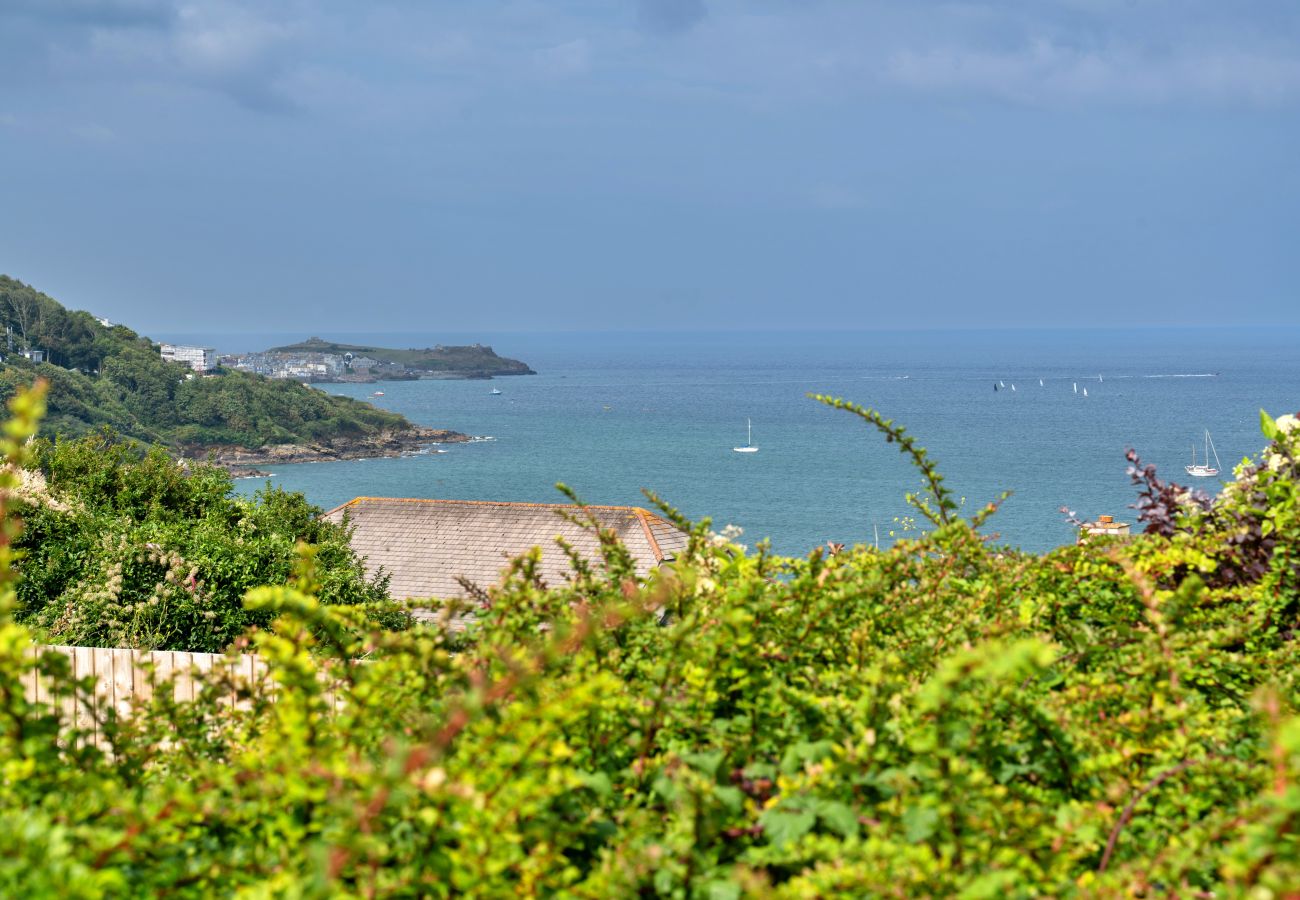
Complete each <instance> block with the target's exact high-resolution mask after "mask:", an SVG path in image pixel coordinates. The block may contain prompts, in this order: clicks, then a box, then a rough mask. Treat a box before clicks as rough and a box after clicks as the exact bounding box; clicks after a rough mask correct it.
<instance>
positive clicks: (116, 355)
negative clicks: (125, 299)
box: [0, 275, 412, 452]
mask: <svg viewBox="0 0 1300 900" xmlns="http://www.w3.org/2000/svg"><path fill="white" fill-rule="evenodd" d="M0 327H7V328H8V329H9V332H8V333H9V337H10V338H11V339H12V341H13V343H14V350H13V351H12V352H11V351H10V350H9V349H8V347H7V346H4V347H0V354H3V355H4V364H3V365H2V366H0V400H4V399H8V398H9V397H11V396H13V394H14V393H15V392H16V391H17V390H19V389H20V388H22V387H25V386H27V385H30V384H31V383H32V382H33V380H34V379H35V378H37V377H42V378H45V379H47V380H48V381H49V383H50V389H49V397H48V404H49V415H48V417H47V418H46V419H45V421H44V423H43V426H42V428H43V432H44V433H47V434H64V435H78V434H85V433H87V432H89V431H93V430H95V429H97V428H99V427H100V426H104V425H107V426H109V427H111V428H113V429H114V430H115V431H116V432H117V433H119V434H122V435H126V436H128V437H131V438H135V439H138V440H141V441H145V442H148V443H161V444H165V445H167V446H169V447H173V448H181V449H186V450H189V451H191V452H201V451H202V450H203V449H204V448H207V447H211V446H239V447H250V448H257V447H263V446H266V445H268V444H311V443H321V442H323V443H331V442H335V443H337V442H340V441H343V442H346V441H349V440H355V439H362V438H368V437H373V436H376V435H380V434H383V433H386V432H395V431H410V430H411V429H412V426H411V424H410V423H409V422H408V421H407V420H406V419H405V418H404V417H402V416H400V415H397V414H396V413H391V412H386V411H383V410H379V409H376V408H374V407H373V406H371V405H369V404H367V403H362V402H360V401H358V400H353V399H351V398H348V397H336V396H330V395H328V394H326V393H323V392H322V391H319V390H315V389H312V388H308V387H305V386H303V385H301V384H299V383H297V382H294V381H275V380H271V379H268V378H263V377H261V376H258V375H251V374H247V373H243V372H223V373H222V374H220V375H219V376H216V377H209V378H202V377H190V376H191V375H192V374H193V373H192V372H191V371H190V370H189V369H188V368H187V367H186V366H183V365H181V364H179V363H174V362H168V361H165V360H163V359H162V358H161V356H160V355H159V353H158V348H157V346H156V345H155V344H153V343H152V342H151V341H150V340H149V339H148V338H144V337H141V336H140V335H138V334H136V333H135V332H134V331H132V330H131V329H129V328H127V327H125V326H123V325H113V326H105V325H103V324H102V323H101V322H100V321H99V320H98V319H96V318H95V317H94V316H92V315H91V314H90V313H88V312H80V311H72V310H67V309H65V308H64V307H62V306H61V305H60V304H59V303H57V302H56V301H55V300H53V299H52V298H50V297H47V296H46V295H45V294H42V293H40V292H39V291H36V290H35V289H33V288H31V287H29V286H28V285H25V284H23V283H22V282H19V281H15V280H14V279H12V278H9V277H7V276H3V275H0ZM24 349H33V350H42V351H44V352H45V354H46V361H45V362H42V363H33V362H31V361H29V360H28V359H25V358H23V357H22V356H21V355H20V354H19V352H18V351H21V350H24Z"/></svg>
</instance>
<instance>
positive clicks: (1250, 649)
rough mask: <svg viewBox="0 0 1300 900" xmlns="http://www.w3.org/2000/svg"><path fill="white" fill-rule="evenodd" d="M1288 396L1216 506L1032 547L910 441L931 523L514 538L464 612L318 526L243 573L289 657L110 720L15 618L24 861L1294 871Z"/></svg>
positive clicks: (465, 884) (481, 883)
mask: <svg viewBox="0 0 1300 900" xmlns="http://www.w3.org/2000/svg"><path fill="white" fill-rule="evenodd" d="M30 403H31V401H30V400H20V401H19V407H18V413H19V421H20V423H21V427H19V428H17V429H15V430H14V431H11V434H16V435H17V436H18V437H21V436H22V435H23V434H25V433H26V432H27V431H30V430H31V427H32V426H31V425H30V418H31V416H32V414H33V412H34V411H33V410H32V409H31V408H30V406H29V405H28V406H24V405H23V404H30ZM856 411H857V412H859V413H860V414H863V415H864V416H867V411H865V410H856ZM868 418H870V417H869V416H868ZM872 421H873V424H875V425H877V427H880V428H882V430H884V431H885V432H886V433H887V434H888V435H890V436H891V437H893V438H894V439H895V440H898V438H899V436H900V435H899V432H898V430H897V429H896V428H894V426H892V424H891V423H888V422H885V421H884V420H883V419H878V417H877V419H873V420H872ZM1266 433H1267V435H1268V437H1269V441H1270V442H1269V445H1268V447H1267V449H1266V450H1265V452H1264V454H1263V456H1262V457H1261V459H1260V461H1259V463H1258V464H1257V465H1252V466H1247V467H1245V468H1243V469H1242V470H1240V471H1239V474H1238V478H1237V481H1236V482H1235V484H1234V485H1233V486H1231V487H1230V488H1229V489H1228V490H1227V491H1226V492H1225V493H1224V495H1223V497H1221V498H1220V499H1219V500H1218V501H1217V502H1216V503H1214V504H1213V505H1211V506H1210V507H1209V508H1208V509H1201V508H1199V507H1196V506H1189V505H1180V506H1178V508H1177V509H1176V510H1175V511H1174V512H1175V514H1174V516H1173V518H1172V520H1171V521H1172V522H1173V523H1174V524H1173V526H1172V528H1170V529H1166V528H1165V526H1164V525H1159V522H1160V521H1163V520H1162V519H1160V517H1159V516H1158V515H1156V514H1155V513H1154V512H1151V511H1150V510H1144V517H1145V520H1146V521H1147V522H1148V524H1150V525H1153V526H1156V525H1158V527H1157V528H1156V531H1155V532H1153V533H1150V534H1145V535H1142V536H1139V537H1137V538H1136V539H1135V540H1133V541H1132V542H1131V543H1128V544H1110V545H1098V544H1093V545H1090V546H1087V547H1068V548H1062V549H1059V550H1056V551H1053V552H1051V553H1047V554H1043V555H1041V556H1040V555H1032V554H1025V553H1020V552H1017V551H1015V550H1012V549H1009V548H1006V547H996V546H990V544H989V542H988V541H987V540H986V539H985V538H984V537H982V536H981V535H980V534H979V531H978V529H977V528H976V527H974V526H973V525H972V523H971V522H970V521H966V520H962V519H960V518H958V517H957V516H956V513H955V510H954V509H952V508H951V507H950V506H949V505H948V504H947V502H946V500H945V498H946V494H945V493H943V492H942V491H941V490H937V489H934V488H935V486H936V485H940V484H941V482H937V481H935V479H934V477H933V475H934V474H935V473H934V472H933V466H932V464H931V463H930V461H929V460H927V459H925V458H924V456H923V455H921V454H919V453H917V452H916V450H917V449H918V448H915V447H914V445H913V446H911V447H909V446H908V445H907V444H904V449H905V452H909V453H911V454H912V455H913V456H914V457H915V458H916V459H917V461H918V463H919V464H920V465H922V466H923V467H928V468H929V469H930V471H929V472H927V473H925V480H926V483H927V484H929V485H930V486H931V490H930V492H929V496H928V497H926V498H924V500H923V501H922V500H920V499H918V502H920V503H922V505H924V506H925V508H926V509H928V510H929V512H930V513H931V514H932V515H933V516H934V517H935V518H936V519H937V520H938V523H937V524H936V525H935V526H934V527H933V529H932V530H931V531H929V533H926V534H923V535H921V536H920V537H918V538H916V539H914V540H913V539H909V540H906V541H902V542H900V543H898V544H897V545H895V546H894V547H892V548H890V549H888V550H884V551H877V550H874V549H871V548H868V547H856V548H851V549H847V550H844V551H843V552H831V551H829V550H826V549H819V550H816V551H814V552H812V553H811V554H809V555H808V556H807V557H804V558H796V559H783V558H776V557H772V556H770V555H769V554H768V553H767V552H766V550H765V548H763V547H762V546H761V545H760V547H759V548H758V550H757V552H755V553H747V552H744V551H743V550H742V549H741V548H739V547H738V546H736V545H733V544H729V543H726V542H725V541H722V540H720V539H717V538H715V537H712V536H710V535H709V533H708V530H707V523H701V524H697V525H693V526H689V527H690V529H691V546H690V548H689V549H688V550H687V551H686V552H685V553H683V554H682V555H681V558H680V559H678V560H677V561H676V562H674V563H673V564H671V565H669V566H666V567H664V568H661V569H660V570H658V571H656V572H655V573H654V574H652V575H651V576H650V577H649V578H648V579H644V580H638V579H637V578H636V577H635V575H634V572H633V569H632V567H631V565H630V561H629V559H628V557H627V555H626V552H625V551H623V549H622V548H620V547H618V546H617V544H616V542H614V541H613V540H612V539H609V538H608V536H605V537H606V542H605V548H606V553H605V560H604V564H603V565H600V566H580V567H578V568H577V569H575V572H574V575H573V578H572V580H571V581H570V582H569V583H567V584H560V585H556V584H551V585H546V584H543V583H542V581H541V579H540V578H539V577H538V574H537V572H538V566H537V556H536V555H535V554H534V555H531V556H525V557H524V558H522V559H520V560H518V561H516V562H515V563H514V565H513V568H512V571H511V574H510V576H509V577H508V578H507V579H506V580H505V581H504V583H503V584H502V586H500V587H499V588H497V589H495V590H493V591H492V592H491V593H490V595H489V598H488V601H487V602H486V603H483V604H481V605H480V608H479V609H478V616H477V621H476V624H475V625H474V626H473V627H472V628H471V629H470V630H469V632H467V633H466V634H464V635H459V636H456V635H452V634H450V633H447V632H444V631H442V630H440V629H436V628H418V629H413V630H410V631H405V632H388V631H383V630H379V629H376V628H374V627H373V626H372V625H371V624H370V623H369V622H367V620H366V618H365V616H364V615H363V614H362V613H361V612H359V611H357V610H353V609H349V608H347V607H340V606H326V605H322V604H321V603H320V602H319V601H318V600H317V599H316V594H317V593H318V591H320V590H321V582H322V578H321V577H320V575H319V574H317V573H318V572H319V571H320V570H319V569H313V565H316V566H319V565H320V564H321V557H320V556H319V555H318V556H317V557H316V560H315V563H314V564H313V562H312V560H311V557H310V554H308V555H307V556H305V557H304V558H303V561H302V562H301V563H300V566H299V568H298V571H297V573H296V575H295V576H294V577H293V578H292V579H291V580H290V583H289V584H288V585H287V586H272V587H262V588H257V589H254V590H252V591H250V592H249V593H248V594H247V597H246V605H247V608H248V609H249V611H250V614H251V615H253V616H254V617H257V618H258V620H259V621H267V620H268V619H270V618H271V617H276V621H275V623H274V625H273V627H271V628H259V629H255V630H254V631H252V633H251V637H250V640H251V647H252V648H253V649H255V651H256V652H257V653H258V654H260V656H261V658H262V659H263V660H264V661H265V663H266V664H267V666H268V669H269V672H270V680H269V682H267V683H258V684H254V685H252V686H248V687H245V688H243V689H241V693H240V694H239V696H238V701H239V702H237V703H235V704H233V705H232V704H231V703H230V702H229V698H230V686H229V685H223V684H222V682H221V679H220V677H219V676H210V677H209V679H208V688H207V690H206V692H205V693H204V695H203V696H202V698H201V699H199V700H197V701H195V702H193V703H176V702H175V701H173V700H172V699H171V696H170V694H167V693H166V692H161V693H155V696H154V698H153V699H152V700H151V701H150V704H149V705H148V706H147V708H146V709H144V710H143V712H142V714H141V715H139V716H137V717H135V718H131V719H118V718H117V717H116V714H114V713H107V714H105V715H106V718H105V720H104V721H102V722H100V723H98V725H97V729H98V730H97V733H98V734H100V735H101V736H102V737H101V739H100V741H99V743H98V744H95V743H93V742H89V741H87V740H84V739H83V740H80V741H79V740H76V737H77V735H76V734H75V733H72V734H69V733H68V732H67V731H66V730H65V731H64V733H63V737H62V739H60V738H59V736H58V734H59V732H58V729H59V727H60V726H62V727H64V728H65V729H66V728H67V727H68V724H69V723H68V722H67V720H66V719H65V720H62V721H60V720H59V718H58V716H59V713H58V712H57V710H56V709H54V708H51V707H48V706H45V705H34V704H31V703H29V702H28V701H27V700H26V699H25V698H24V695H23V692H22V690H21V688H20V687H19V677H20V674H21V673H22V672H23V670H24V669H25V668H26V667H28V666H30V665H31V662H30V657H29V656H28V655H27V654H28V652H29V651H28V644H29V641H30V633H29V632H28V631H27V630H26V629H24V628H23V627H22V626H20V625H16V624H13V623H11V622H5V623H3V624H0V747H2V748H3V749H2V750H0V760H3V763H2V765H3V769H0V859H3V860H4V862H3V863H0V892H3V893H32V892H33V891H36V892H42V891H43V892H49V893H54V892H58V893H59V894H60V895H66V896H105V895H117V894H131V895H145V894H156V893H167V894H178V895H192V896H200V895H208V894H211V893H220V894H225V895H231V894H246V895H250V896H271V895H277V896H278V895H292V896H320V897H324V896H367V897H373V896H452V895H475V896H493V897H495V896H519V895H525V896H529V895H539V894H547V895H563V896H575V897H624V896H677V897H702V898H731V897H740V896H778V897H822V896H872V895H889V896H911V895H923V896H963V897H971V898H976V897H1003V896H1009V897H1030V896H1045V895H1046V896H1058V895H1107V896H1118V895H1138V896H1157V895H1159V896H1211V895H1213V896H1243V895H1248V896H1258V897H1270V896H1277V897H1281V896H1289V894H1288V892H1289V891H1293V890H1294V887H1295V885H1296V884H1300V841H1298V839H1297V834H1300V827H1298V826H1300V718H1297V717H1296V716H1295V714H1294V710H1295V704H1296V699H1297V697H1296V674H1295V673H1296V672H1297V665H1296V664H1297V661H1298V660H1297V658H1296V656H1297V652H1296V643H1297V642H1296V640H1295V627H1296V602H1297V596H1296V559H1297V557H1296V548H1297V543H1296V542H1297V539H1298V538H1300V512H1298V510H1300V507H1298V506H1297V504H1296V503H1295V502H1294V501H1295V497H1296V485H1297V482H1298V480H1300V467H1298V466H1297V453H1298V452H1300V429H1296V428H1294V427H1293V422H1292V421H1284V422H1283V423H1282V424H1281V425H1279V424H1277V423H1271V420H1269V421H1268V422H1266ZM7 449H8V451H9V452H10V453H11V454H15V453H21V452H22V447H21V444H20V443H16V442H15V441H10V442H9V444H8V447H7ZM1135 468H1136V466H1135ZM6 477H12V475H9V476H6ZM1142 477H1145V476H1142ZM1152 478H1154V473H1152ZM1147 483H1148V485H1151V484H1152V482H1151V480H1149V479H1148V481H1147ZM1166 487H1168V486H1165V485H1162V484H1159V483H1158V482H1157V483H1156V484H1155V485H1154V486H1153V493H1152V496H1157V497H1164V496H1180V492H1178V491H1176V490H1173V489H1170V490H1169V491H1165V490H1164V489H1165V488H1166ZM1181 496H1185V494H1181ZM665 512H666V513H668V514H670V515H672V514H673V513H672V512H671V510H665ZM1149 512H1150V515H1148V513H1149ZM984 515H985V513H981V514H980V517H981V518H982V517H983V516H984ZM1166 530H1167V531H1168V533H1164V531H1166ZM1270 541H1271V543H1270ZM0 549H3V548H0ZM3 552H7V550H4V551H3ZM2 561H3V560H0V562H2ZM0 574H2V573H0ZM5 583H6V584H7V582H5ZM10 593H11V594H12V592H10ZM11 603H12V600H9V601H6V602H5V605H9V604H11ZM41 665H42V666H43V667H45V673H44V676H43V677H44V678H45V679H46V683H47V684H52V685H54V686H55V689H56V690H57V689H58V686H59V685H60V684H61V683H62V682H61V681H60V676H59V673H58V670H59V665H60V661H59V660H58V659H52V658H50V656H48V655H47V656H44V657H42V663H41ZM272 698H274V702H271V701H272ZM331 698H333V699H331Z"/></svg>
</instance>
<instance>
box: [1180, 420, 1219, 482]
mask: <svg viewBox="0 0 1300 900" xmlns="http://www.w3.org/2000/svg"><path fill="white" fill-rule="evenodd" d="M1211 453H1213V454H1214V465H1210V454H1211ZM1201 459H1202V462H1200V463H1199V464H1198V463H1197V462H1196V444H1194V443H1193V444H1192V464H1191V465H1190V466H1184V467H1183V468H1184V469H1186V470H1187V474H1188V475H1191V476H1192V477H1194V478H1209V477H1211V476H1213V475H1218V474H1219V451H1218V450H1215V449H1214V441H1212V440H1210V430H1209V429H1208V428H1207V429H1206V430H1205V453H1204V454H1203V455H1202V456H1201Z"/></svg>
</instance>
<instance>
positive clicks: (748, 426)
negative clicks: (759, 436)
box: [731, 419, 758, 453]
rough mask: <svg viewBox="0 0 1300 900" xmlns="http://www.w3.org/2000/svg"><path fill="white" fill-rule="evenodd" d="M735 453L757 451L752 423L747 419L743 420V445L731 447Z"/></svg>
mask: <svg viewBox="0 0 1300 900" xmlns="http://www.w3.org/2000/svg"><path fill="white" fill-rule="evenodd" d="M731 449H732V450H733V451H734V452H736V453H757V452H758V448H757V447H755V446H754V423H753V422H751V421H750V420H749V419H746V420H745V446H743V447H732V448H731Z"/></svg>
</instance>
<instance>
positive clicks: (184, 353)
mask: <svg viewBox="0 0 1300 900" xmlns="http://www.w3.org/2000/svg"><path fill="white" fill-rule="evenodd" d="M162 358H163V359H169V360H171V361H172V362H181V363H185V365H187V366H189V367H190V368H191V369H193V370H194V371H195V372H210V371H212V370H213V369H215V368H216V367H217V351H216V350H215V349H213V348H212V347H186V346H183V345H180V344H163V345H162Z"/></svg>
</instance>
